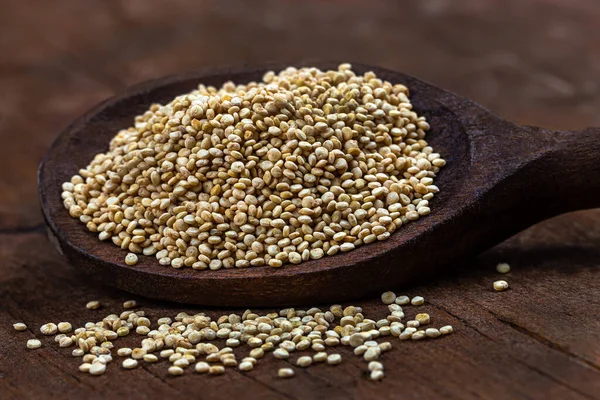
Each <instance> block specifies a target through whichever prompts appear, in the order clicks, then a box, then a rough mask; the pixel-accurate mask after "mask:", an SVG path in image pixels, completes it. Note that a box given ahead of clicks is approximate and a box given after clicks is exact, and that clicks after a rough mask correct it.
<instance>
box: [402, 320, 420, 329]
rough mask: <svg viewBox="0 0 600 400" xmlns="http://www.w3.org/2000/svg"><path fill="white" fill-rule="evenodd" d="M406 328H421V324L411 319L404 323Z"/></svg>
mask: <svg viewBox="0 0 600 400" xmlns="http://www.w3.org/2000/svg"><path fill="white" fill-rule="evenodd" d="M406 326H408V327H409V328H418V327H419V326H421V323H420V322H419V321H417V320H416V319H411V320H410V321H406Z"/></svg>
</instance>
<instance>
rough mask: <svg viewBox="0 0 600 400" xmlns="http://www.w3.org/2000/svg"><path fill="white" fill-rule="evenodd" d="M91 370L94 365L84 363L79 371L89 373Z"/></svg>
mask: <svg viewBox="0 0 600 400" xmlns="http://www.w3.org/2000/svg"><path fill="white" fill-rule="evenodd" d="M91 368H92V364H90V363H83V364H81V365H80V366H79V370H80V371H81V372H85V373H89V372H90V369H91Z"/></svg>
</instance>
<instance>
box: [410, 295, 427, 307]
mask: <svg viewBox="0 0 600 400" xmlns="http://www.w3.org/2000/svg"><path fill="white" fill-rule="evenodd" d="M423 303H425V299H424V298H423V297H421V296H415V297H413V298H412V299H411V300H410V304H412V305H413V306H420V305H421V304H423Z"/></svg>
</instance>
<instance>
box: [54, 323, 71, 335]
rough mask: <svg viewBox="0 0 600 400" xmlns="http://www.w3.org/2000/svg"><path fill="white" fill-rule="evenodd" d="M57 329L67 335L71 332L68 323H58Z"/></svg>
mask: <svg viewBox="0 0 600 400" xmlns="http://www.w3.org/2000/svg"><path fill="white" fill-rule="evenodd" d="M57 327H58V331H59V332H61V333H68V332H71V331H72V330H73V326H72V325H71V324H70V323H69V322H60V323H59V324H58V326H57Z"/></svg>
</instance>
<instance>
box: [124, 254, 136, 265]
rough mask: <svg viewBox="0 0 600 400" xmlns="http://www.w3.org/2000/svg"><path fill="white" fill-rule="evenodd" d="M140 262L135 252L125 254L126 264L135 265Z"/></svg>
mask: <svg viewBox="0 0 600 400" xmlns="http://www.w3.org/2000/svg"><path fill="white" fill-rule="evenodd" d="M137 262H138V256H136V255H135V254H134V253H128V254H127V255H126V256H125V264H127V265H135V264H137Z"/></svg>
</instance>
